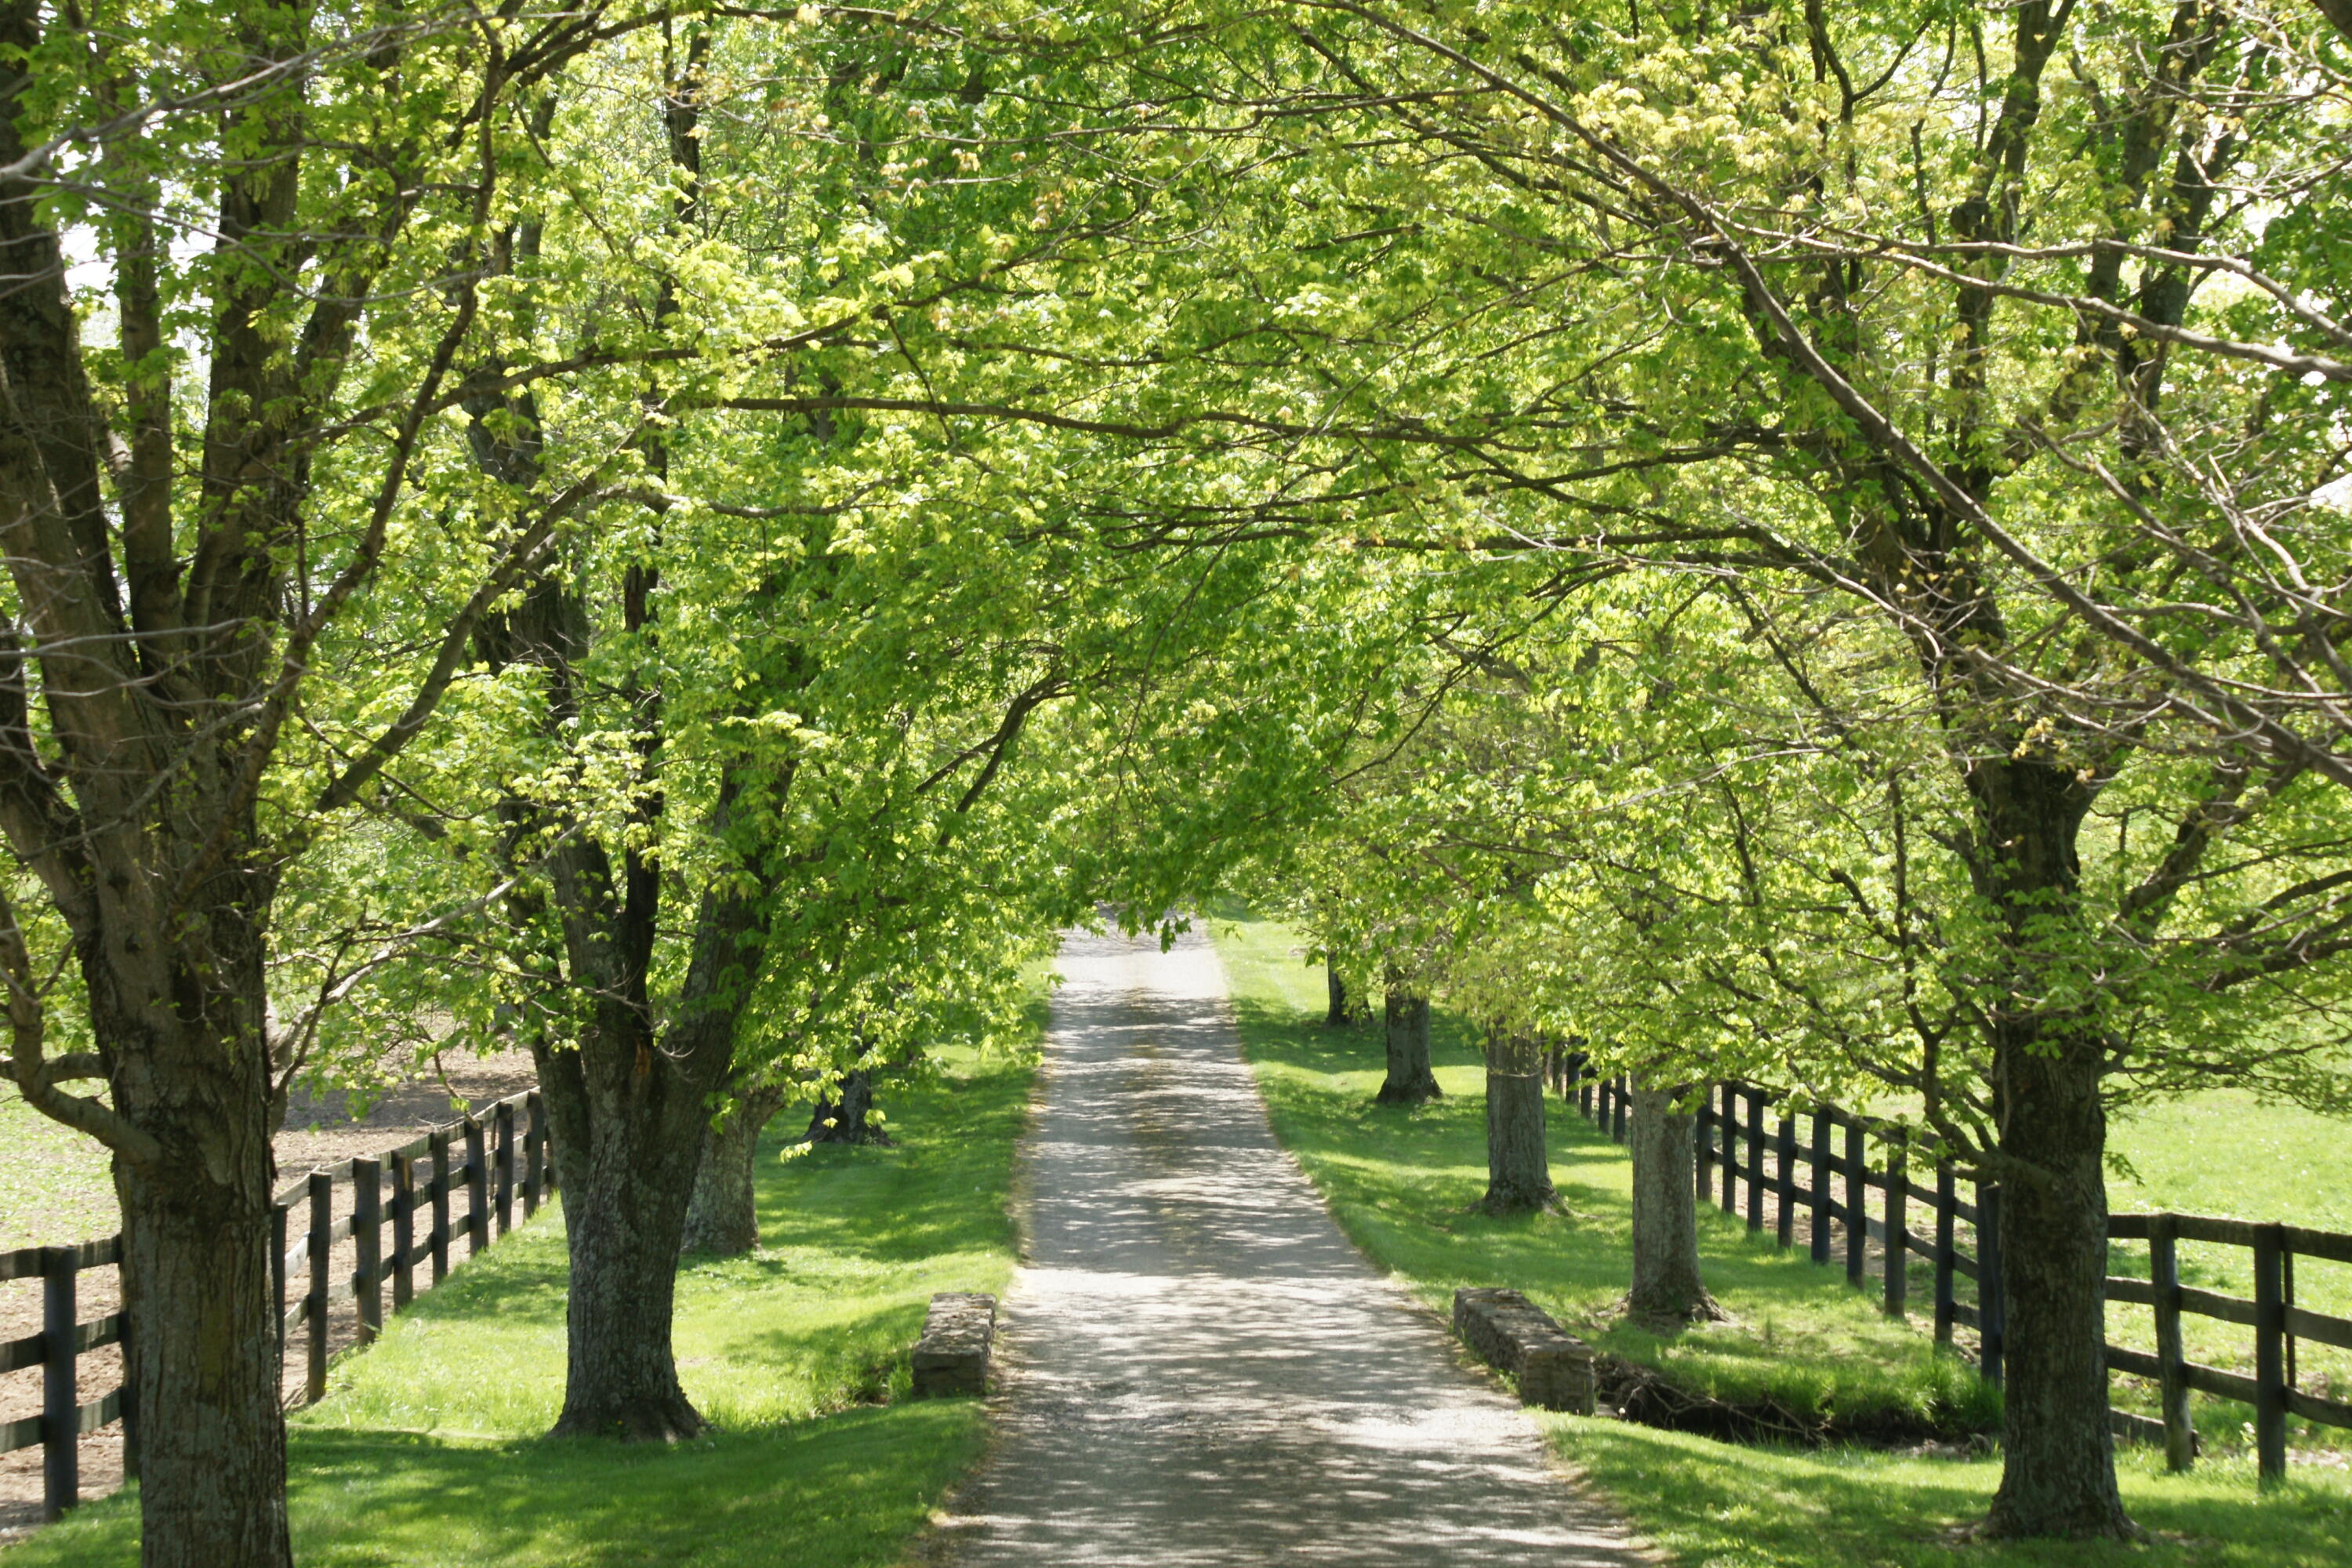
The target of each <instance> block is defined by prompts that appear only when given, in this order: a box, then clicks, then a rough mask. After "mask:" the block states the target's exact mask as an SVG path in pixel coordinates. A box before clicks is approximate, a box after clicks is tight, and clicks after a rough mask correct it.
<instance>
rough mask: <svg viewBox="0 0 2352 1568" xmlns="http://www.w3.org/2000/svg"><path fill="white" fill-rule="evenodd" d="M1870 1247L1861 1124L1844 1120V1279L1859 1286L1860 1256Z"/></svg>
mask: <svg viewBox="0 0 2352 1568" xmlns="http://www.w3.org/2000/svg"><path fill="white" fill-rule="evenodd" d="M1869 1246H1870V1169H1869V1167H1868V1166H1866V1165H1864V1163H1863V1162H1862V1123H1861V1122H1859V1121H1854V1120H1853V1118H1852V1117H1848V1118H1846V1123H1845V1282H1846V1283H1847V1284H1849V1285H1851V1286H1853V1288H1854V1289H1857V1290H1859V1289H1862V1277H1863V1272H1864V1269H1863V1261H1864V1260H1863V1255H1864V1252H1865V1251H1866V1250H1867V1249H1868V1247H1869Z"/></svg>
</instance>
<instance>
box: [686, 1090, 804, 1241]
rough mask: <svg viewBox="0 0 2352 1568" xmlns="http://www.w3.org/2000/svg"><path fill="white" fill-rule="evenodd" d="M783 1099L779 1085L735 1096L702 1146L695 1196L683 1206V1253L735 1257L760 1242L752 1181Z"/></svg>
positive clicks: (695, 1178) (696, 1171)
mask: <svg viewBox="0 0 2352 1568" xmlns="http://www.w3.org/2000/svg"><path fill="white" fill-rule="evenodd" d="M783 1103H784V1094H783V1090H782V1089H751V1090H748V1091H746V1092H744V1093H742V1094H740V1095H738V1096H737V1097H736V1101H735V1104H734V1106H733V1107H732V1108H731V1109H730V1110H728V1112H727V1114H726V1116H725V1117H724V1118H723V1119H722V1120H720V1121H718V1122H717V1123H716V1124H714V1125H713V1126H712V1127H711V1129H710V1131H709V1135H708V1136H707V1137H706V1138H705V1139H704V1141H703V1145H702V1161H701V1163H700V1164H698V1166H697V1167H696V1169H695V1173H694V1195H693V1196H692V1197H691V1198H690V1199H688V1202H687V1205H686V1235H685V1238H684V1240H683V1241H682V1242H681V1243H680V1247H682V1249H683V1250H685V1251H687V1252H703V1253H709V1254H712V1255H714V1256H717V1257H720V1258H736V1257H740V1256H741V1255H742V1254H744V1253H747V1252H751V1251H755V1250H757V1248H758V1247H759V1245H760V1208H759V1201H758V1189H757V1184H755V1183H754V1181H753V1179H752V1177H753V1173H754V1172H755V1170H756V1169H757V1168H758V1164H759V1157H760V1134H761V1132H762V1131H765V1130H766V1128H767V1125H768V1123H769V1121H771V1120H772V1119H773V1118H774V1116H775V1114H776V1112H777V1111H778V1110H781V1109H782V1106H783Z"/></svg>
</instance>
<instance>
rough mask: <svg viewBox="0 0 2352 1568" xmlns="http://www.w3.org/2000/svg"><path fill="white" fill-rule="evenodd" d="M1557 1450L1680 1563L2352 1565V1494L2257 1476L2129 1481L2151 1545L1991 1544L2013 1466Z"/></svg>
mask: <svg viewBox="0 0 2352 1568" xmlns="http://www.w3.org/2000/svg"><path fill="white" fill-rule="evenodd" d="M1548 1424H1549V1425H1550V1426H1552V1427H1553V1431H1554V1436H1555V1440H1556V1441H1557V1442H1558V1443H1559V1447H1560V1448H1561V1449H1562V1451H1563V1452H1565V1453H1566V1454H1567V1455H1568V1456H1569V1458H1571V1459H1572V1460H1574V1461H1575V1462H1576V1463H1577V1464H1578V1465H1579V1466H1580V1468H1583V1469H1584V1470H1585V1471H1586V1473H1587V1474H1588V1475H1589V1476H1590V1477H1591V1479H1592V1480H1593V1481H1594V1482H1596V1483H1597V1484H1598V1485H1599V1486H1600V1487H1601V1489H1604V1490H1611V1489H1615V1490H1619V1491H1621V1492H1622V1494H1623V1495H1625V1496H1628V1497H1633V1496H1639V1497H1641V1498H1642V1500H1643V1526H1644V1529H1645V1531H1647V1532H1648V1533H1649V1534H1650V1535H1651V1536H1652V1537H1653V1538H1654V1540H1655V1541H1656V1542H1658V1544H1660V1545H1661V1546H1663V1547H1664V1548H1666V1550H1667V1551H1668V1552H1671V1553H1673V1555H1674V1556H1675V1559H1676V1560H1677V1561H1686V1562H1692V1563H1738V1564H1749V1563H1758V1564H1762V1563H1776V1564H1777V1563H1838V1562H1843V1563H1855V1564H1869V1565H1871V1568H2045V1565H2046V1568H2103V1565H2110V1564H2112V1565H2116V1568H2120V1565H2122V1564H2126V1563H2129V1564H2133V1565H2134V1568H2175V1565H2179V1568H2189V1565H2191V1564H2194V1565H2195V1568H2336V1565H2338V1564H2341V1563H2347V1562H2352V1489H2347V1487H2346V1486H2345V1484H2344V1483H2343V1481H2342V1480H2341V1479H2334V1480H2326V1479H2315V1480H2311V1481H2308V1482H2290V1483H2289V1484H2288V1485H2287V1486H2285V1487H2284V1488H2282V1489H2278V1490H2277V1491H2274V1492H2272V1493H2268V1494H2261V1493H2258V1492H2257V1491H2256V1489H2255V1487H2254V1484H2253V1478H2252V1473H2251V1470H2250V1468H2248V1467H2244V1466H2236V1467H2214V1466H2208V1467H2203V1468H2200V1470H2199V1471H2198V1472H2196V1473H2193V1474H2191V1475H2189V1476H2186V1477H2166V1476H2161V1475H2158V1474H2156V1473H2154V1471H2153V1469H2152V1468H2150V1467H2151V1465H2152V1463H2153V1461H2151V1460H2150V1459H2148V1458H2147V1457H2146V1456H2145V1455H2134V1456H2131V1457H2130V1458H2128V1459H2127V1460H2126V1464H2125V1466H2124V1468H2123V1474H2122V1478H2121V1479H2122V1481H2123V1486H2124V1493H2125V1502H2126V1507H2128V1508H2129V1510H2131V1513H2132V1515H2133V1517H2134V1518H2135V1519H2136V1520H2137V1521H2138V1522H2139V1524H2140V1525H2141V1527H2142V1528H2143V1529H2145V1530H2147V1531H2149V1532H2150V1539H2149V1540H2148V1541H2147V1542H2143V1543H2139V1544H2134V1545H2122V1544H2113V1543H2101V1544H2083V1543H2078V1542H1973V1541H1963V1540H1959V1539H1956V1534H1957V1531H1958V1530H1959V1529H1960V1528H1961V1527H1964V1526H1966V1525H1968V1524H1970V1523H1973V1522H1974V1521H1977V1520H1979V1519H1981V1518H1983V1517H1984V1513H1985V1509H1986V1506H1987V1504H1988V1503H1989V1502H1990V1500H1991V1497H1992V1492H1993V1489H1994V1487H1995V1486H1996V1485H1998V1484H1999V1482H2000V1461H1999V1460H1998V1459H1995V1458H1987V1459H1981V1460H1975V1461H1969V1462H1956V1461H1951V1460H1922V1459H1906V1458H1896V1457H1894V1456H1890V1455H1884V1454H1872V1453H1867V1452H1863V1451H1857V1450H1851V1449H1847V1450H1837V1449H1830V1450H1823V1451H1822V1452H1819V1453H1798V1452H1793V1451H1789V1450H1775V1449H1769V1448H1765V1449H1759V1448H1754V1447H1730V1446H1727V1445H1725V1444H1720V1443H1713V1442H1709V1441H1707V1440H1706V1439H1704V1438H1700V1437H1694V1436H1687V1435H1685V1434H1680V1433H1672V1432H1657V1431H1653V1430H1649V1429H1646V1428H1643V1427H1638V1426H1623V1425H1619V1424H1615V1423H1611V1422H1605V1421H1577V1420H1572V1419H1568V1418H1561V1417H1554V1418H1551V1419H1550V1420H1549V1423H1548Z"/></svg>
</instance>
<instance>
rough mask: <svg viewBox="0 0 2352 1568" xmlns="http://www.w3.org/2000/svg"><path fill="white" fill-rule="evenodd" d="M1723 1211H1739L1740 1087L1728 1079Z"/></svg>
mask: <svg viewBox="0 0 2352 1568" xmlns="http://www.w3.org/2000/svg"><path fill="white" fill-rule="evenodd" d="M1719 1124H1720V1125H1721V1127H1722V1129H1723V1212H1724V1213H1726V1214H1727V1215H1737V1214H1738V1213H1739V1089H1738V1087H1737V1086H1736V1085H1734V1084H1733V1083H1731V1082H1730V1080H1728V1079H1726V1080H1725V1082H1724V1085H1723V1116H1722V1118H1721V1120H1720V1123H1719Z"/></svg>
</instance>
